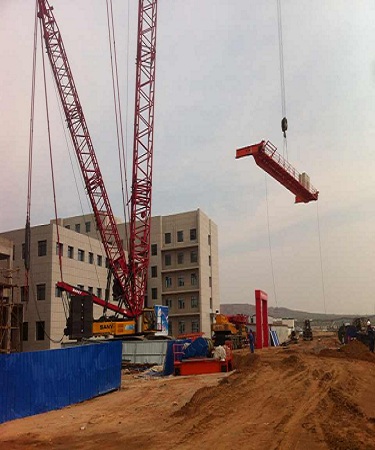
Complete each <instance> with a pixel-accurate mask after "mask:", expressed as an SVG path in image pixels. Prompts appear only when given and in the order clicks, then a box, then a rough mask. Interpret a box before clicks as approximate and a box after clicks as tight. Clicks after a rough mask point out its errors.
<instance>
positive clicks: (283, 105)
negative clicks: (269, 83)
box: [277, 0, 286, 117]
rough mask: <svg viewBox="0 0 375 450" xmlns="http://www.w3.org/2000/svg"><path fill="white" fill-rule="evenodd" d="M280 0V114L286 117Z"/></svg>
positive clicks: (279, 8) (278, 8) (278, 9)
mask: <svg viewBox="0 0 375 450" xmlns="http://www.w3.org/2000/svg"><path fill="white" fill-rule="evenodd" d="M280 1H281V0H277V20H278V31H279V58H280V84H281V114H282V116H283V117H286V100H285V81H284V46H283V25H282V18H281V4H280Z"/></svg>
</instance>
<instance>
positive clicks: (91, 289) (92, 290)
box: [87, 286, 94, 294]
mask: <svg viewBox="0 0 375 450" xmlns="http://www.w3.org/2000/svg"><path fill="white" fill-rule="evenodd" d="M87 291H88V293H89V294H93V293H94V288H93V287H92V286H88V288H87Z"/></svg>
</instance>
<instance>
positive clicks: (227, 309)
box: [220, 303, 375, 323]
mask: <svg viewBox="0 0 375 450" xmlns="http://www.w3.org/2000/svg"><path fill="white" fill-rule="evenodd" d="M220 312H221V313H222V314H247V315H249V316H252V315H253V314H255V305H251V304H250V303H233V304H229V303H223V304H221V305H220ZM268 315H270V316H272V317H274V318H293V319H296V320H297V321H299V322H300V321H303V320H305V319H310V320H313V321H316V322H350V321H351V320H352V319H354V317H360V315H357V316H356V315H343V314H322V313H310V312H306V311H298V310H294V309H289V308H283V307H279V308H274V307H272V306H271V307H269V308H268ZM369 318H370V320H371V321H372V322H373V323H375V316H370V317H369Z"/></svg>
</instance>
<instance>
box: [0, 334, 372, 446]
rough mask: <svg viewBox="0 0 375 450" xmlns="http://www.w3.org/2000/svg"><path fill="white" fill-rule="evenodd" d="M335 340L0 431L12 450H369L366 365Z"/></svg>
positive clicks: (142, 386)
mask: <svg viewBox="0 0 375 450" xmlns="http://www.w3.org/2000/svg"><path fill="white" fill-rule="evenodd" d="M337 348H338V344H337V341H336V339H335V337H334V336H332V335H322V336H321V337H320V339H314V341H312V342H303V341H301V342H300V343H299V344H296V345H293V346H290V347H289V348H280V347H279V348H270V349H264V350H259V351H256V353H255V354H253V355H250V354H249V351H248V350H247V349H246V350H238V351H237V352H236V354H235V365H236V371H235V372H234V373H233V374H231V375H229V376H227V374H217V375H216V374H215V375H200V376H194V377H181V378H178V377H168V378H163V379H161V378H148V379H147V378H135V377H134V375H124V377H123V382H122V389H121V391H119V392H114V393H111V394H108V395H106V396H103V397H101V398H96V399H94V400H90V401H87V402H84V403H82V404H79V405H75V406H72V407H68V408H65V409H62V410H59V411H53V412H49V413H46V414H41V415H39V416H34V417H29V418H25V419H21V420H15V421H12V422H8V423H6V424H3V425H0V448H4V449H7V450H12V449H32V448H38V449H82V450H86V449H90V450H91V449H102V450H103V449H105V450H107V449H132V450H133V449H142V450H148V449H149V450H151V449H152V450H167V449H182V450H185V449H186V450H187V449H196V450H208V449H210V450H211V449H213V448H214V449H215V450H221V449H233V448H241V449H262V450H268V449H280V450H292V449H297V450H299V449H303V450H313V449H314V450H315V449H317V450H320V449H337V450H349V449H350V450H357V449H358V450H362V449H365V450H372V449H375V389H374V380H375V356H374V355H373V354H370V353H369V351H368V350H367V348H366V347H365V346H363V345H362V344H360V343H358V342H354V343H352V344H350V345H349V346H347V347H345V348H343V349H341V351H338V350H337Z"/></svg>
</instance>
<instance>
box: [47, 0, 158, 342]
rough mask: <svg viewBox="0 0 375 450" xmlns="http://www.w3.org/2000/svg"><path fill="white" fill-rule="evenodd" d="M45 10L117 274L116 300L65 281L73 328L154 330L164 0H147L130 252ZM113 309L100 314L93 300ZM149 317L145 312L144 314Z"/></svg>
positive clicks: (75, 140)
mask: <svg viewBox="0 0 375 450" xmlns="http://www.w3.org/2000/svg"><path fill="white" fill-rule="evenodd" d="M38 18H39V20H40V24H41V29H42V33H43V40H44V44H45V49H46V52H47V55H48V59H49V62H50V65H51V69H52V73H53V77H54V81H55V84H56V88H57V91H58V95H59V99H60V102H61V105H62V109H63V111H64V115H65V120H66V124H67V128H68V130H69V134H70V138H71V141H72V144H73V147H74V150H75V153H76V156H77V160H78V163H79V166H80V170H81V173H82V176H83V179H84V183H85V188H86V191H87V195H88V197H89V200H90V203H91V207H92V210H93V213H94V216H95V220H96V226H97V229H98V232H99V234H100V237H101V241H102V243H103V247H104V250H105V253H106V256H107V259H108V264H109V268H110V271H111V274H112V275H113V279H114V281H113V294H114V298H115V301H116V303H111V302H109V301H108V300H102V299H100V298H98V297H96V296H95V295H92V294H90V293H88V292H86V291H83V290H81V289H79V288H78V287H75V286H72V285H70V284H68V283H66V282H64V281H60V282H58V283H57V287H58V288H59V289H61V290H62V291H65V292H67V293H68V294H70V296H71V303H70V315H69V318H68V321H67V328H66V333H68V335H69V336H70V337H73V336H76V337H77V336H83V335H84V336H85V337H87V336H88V335H90V333H91V335H100V334H102V335H103V334H114V335H115V336H122V335H135V334H142V333H144V332H145V331H147V332H152V331H153V327H154V325H155V323H156V321H155V314H153V312H152V310H147V309H145V295H146V289H147V286H146V283H147V275H148V267H149V250H150V225H151V187H152V162H153V143H154V95H155V58H156V22H157V0H139V9H138V39H137V56H136V89H135V117H134V141H133V166H132V185H131V201H130V210H131V213H130V220H129V225H130V226H129V229H130V236H129V241H128V246H127V248H128V254H127V255H126V254H125V250H124V247H123V243H122V241H121V238H120V235H119V231H118V229H117V224H116V220H115V217H114V214H113V212H112V208H111V205H110V202H109V198H108V195H107V191H106V188H105V185H104V181H103V177H102V174H101V171H100V168H99V164H98V160H97V157H96V154H95V151H94V146H93V143H92V141H91V137H90V133H89V130H88V126H87V123H86V119H85V116H84V113H83V108H82V105H81V103H80V100H79V96H78V92H77V89H76V86H75V83H74V79H73V75H72V71H71V68H70V65H69V61H68V57H67V54H66V51H65V47H64V43H63V40H62V36H61V33H60V30H59V27H58V25H57V22H56V20H55V17H54V14H53V7H52V6H51V5H50V4H49V2H48V0H38ZM93 304H96V305H99V306H102V307H103V308H104V310H105V311H107V310H109V311H111V312H112V313H113V315H114V316H113V317H112V318H108V317H107V316H104V317H102V318H101V319H100V320H98V321H94V320H93V319H92V317H91V318H90V317H88V316H89V315H90V311H92V309H93V308H92V305H93ZM142 319H143V320H142Z"/></svg>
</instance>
